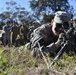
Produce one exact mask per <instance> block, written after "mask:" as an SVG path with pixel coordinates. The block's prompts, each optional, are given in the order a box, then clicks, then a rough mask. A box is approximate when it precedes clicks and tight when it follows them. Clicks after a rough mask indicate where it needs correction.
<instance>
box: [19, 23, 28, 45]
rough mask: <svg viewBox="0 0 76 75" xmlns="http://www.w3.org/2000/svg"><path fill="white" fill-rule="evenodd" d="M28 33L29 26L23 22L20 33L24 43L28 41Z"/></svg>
mask: <svg viewBox="0 0 76 75" xmlns="http://www.w3.org/2000/svg"><path fill="white" fill-rule="evenodd" d="M27 33H28V28H27V26H26V25H25V23H24V22H21V28H20V35H21V43H22V45H24V44H25V43H26V42H27Z"/></svg>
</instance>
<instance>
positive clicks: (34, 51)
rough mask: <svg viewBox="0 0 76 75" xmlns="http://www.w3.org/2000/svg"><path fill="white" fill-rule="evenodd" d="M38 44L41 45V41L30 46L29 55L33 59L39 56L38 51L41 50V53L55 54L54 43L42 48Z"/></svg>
mask: <svg viewBox="0 0 76 75" xmlns="http://www.w3.org/2000/svg"><path fill="white" fill-rule="evenodd" d="M41 40H42V39H41ZM38 43H39V44H40V45H41V43H42V42H41V41H37V42H35V44H33V46H32V53H31V54H32V55H33V56H34V57H36V56H39V55H40V56H41V52H40V49H41V50H42V52H43V53H48V52H50V53H51V52H55V51H56V50H57V48H56V46H55V43H51V44H50V45H48V46H44V45H41V46H39V45H38Z"/></svg>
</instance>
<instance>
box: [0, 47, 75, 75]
mask: <svg viewBox="0 0 76 75" xmlns="http://www.w3.org/2000/svg"><path fill="white" fill-rule="evenodd" d="M0 51H2V53H1V54H0V56H1V57H2V58H1V59H0V68H1V69H0V75H76V55H74V56H68V55H67V54H65V53H64V54H63V56H62V57H61V58H60V59H58V61H57V62H56V63H55V64H54V65H53V66H52V67H51V68H50V69H49V70H48V69H47V66H46V64H45V62H44V60H43V59H40V58H37V57H36V58H34V57H32V56H31V54H30V51H29V50H27V49H26V47H25V46H24V47H11V48H8V47H2V46H1V48H0ZM46 58H47V60H48V63H50V62H51V61H52V60H53V59H52V58H49V57H48V56H47V57H46Z"/></svg>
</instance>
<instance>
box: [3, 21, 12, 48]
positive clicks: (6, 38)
mask: <svg viewBox="0 0 76 75" xmlns="http://www.w3.org/2000/svg"><path fill="white" fill-rule="evenodd" d="M3 30H4V31H5V33H4V34H3V45H4V46H6V44H8V46H9V47H10V45H11V41H10V35H11V26H10V22H9V21H7V22H6V25H4V26H3Z"/></svg>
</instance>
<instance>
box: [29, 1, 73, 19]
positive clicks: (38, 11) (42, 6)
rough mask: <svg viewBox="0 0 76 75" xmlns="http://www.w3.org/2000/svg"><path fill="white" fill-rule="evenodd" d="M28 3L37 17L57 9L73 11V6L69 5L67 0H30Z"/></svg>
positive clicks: (52, 12)
mask: <svg viewBox="0 0 76 75" xmlns="http://www.w3.org/2000/svg"><path fill="white" fill-rule="evenodd" d="M29 3H30V7H31V9H32V10H33V12H34V15H35V16H36V17H37V18H41V16H44V14H45V15H49V14H54V13H55V11H57V10H63V11H66V12H68V13H71V14H72V13H73V7H72V6H70V4H69V2H68V0H31V1H29Z"/></svg>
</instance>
